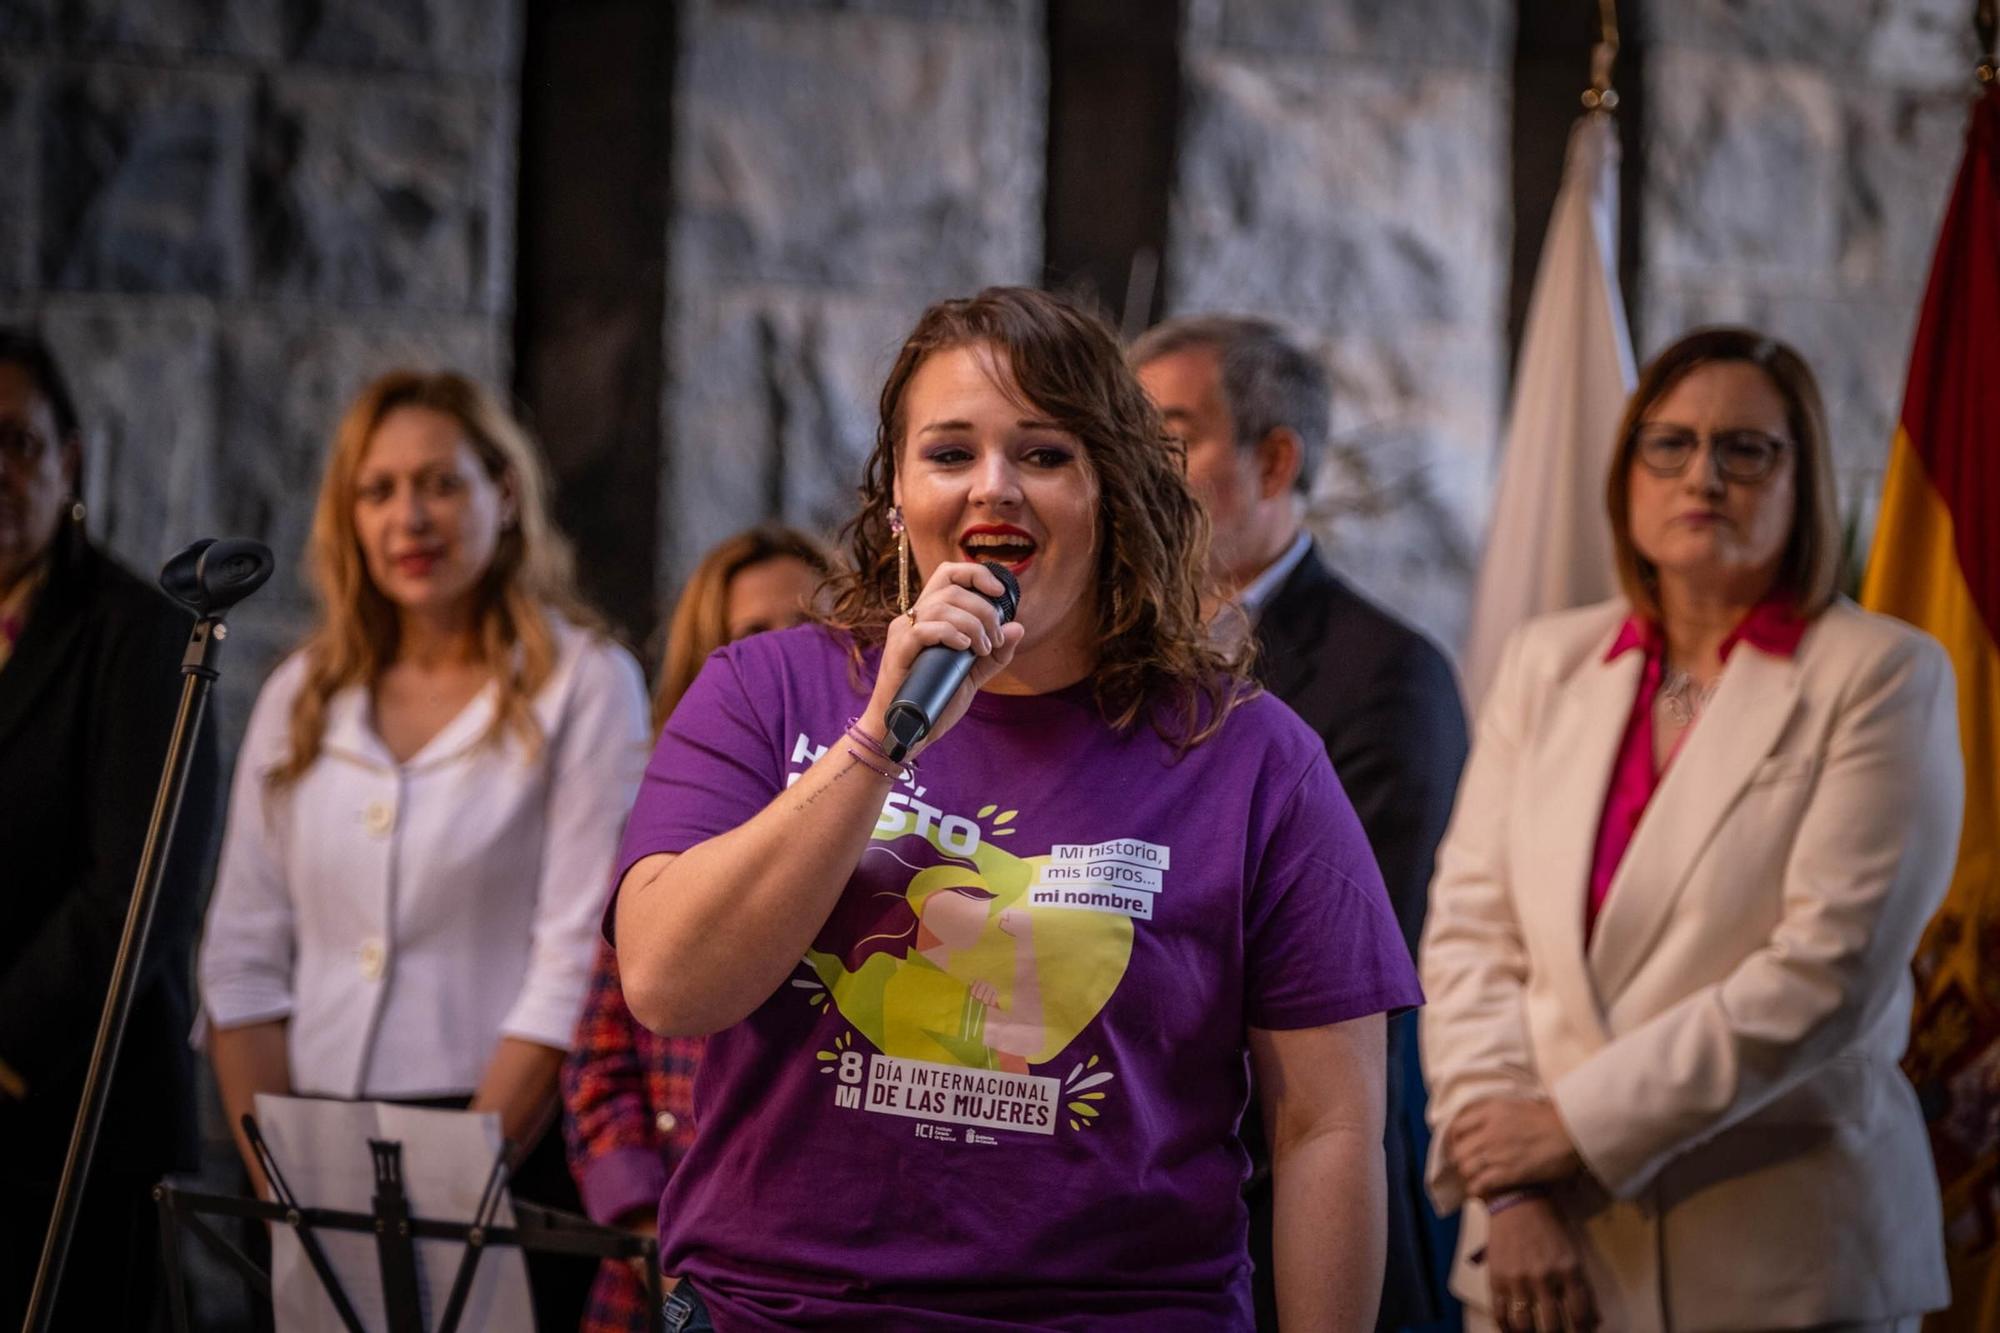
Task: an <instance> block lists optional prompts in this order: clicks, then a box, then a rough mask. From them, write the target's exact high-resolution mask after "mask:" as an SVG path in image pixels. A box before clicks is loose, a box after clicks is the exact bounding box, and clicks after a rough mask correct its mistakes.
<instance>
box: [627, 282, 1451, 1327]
mask: <svg viewBox="0 0 2000 1333" xmlns="http://www.w3.org/2000/svg"><path fill="white" fill-rule="evenodd" d="M848 532H849V534H850V539H851V556H852V562H853V563H852V572H850V573H848V574H845V575H842V576H840V577H839V578H838V579H837V580H836V590H837V598H836V602H835V605H834V609H833V611H832V612H831V613H830V614H829V616H828V617H827V618H826V623H824V624H816V625H808V626H802V627H800V628H798V629H793V630H787V631H784V632H782V633H777V634H766V635H759V636H757V637H755V638H752V639H748V640H745V641H743V642H742V643H738V644H734V645H731V646H730V647H728V648H725V649H724V650H722V651H721V652H720V653H718V654H717V655H716V656H715V657H714V658H712V659H711V660H710V661H709V663H708V665H707V666H706V667H705V668H704V669H703V670H702V672H701V675H700V676H699V677H698V678H697V679H696V681H695V683H694V685H693V687H692V688H690V689H689V691H688V693H687V695H686V697H685V698H684V699H683V700H682V703H681V706H680V707H679V708H678V709H677V710H676V711H675V713H674V716H673V718H672V719H671V720H670V721H669V722H668V724H667V729H666V733H665V735H664V736H663V737H662V738H661V741H660V745H659V748H658V749H657V751H656V752H655V754H654V757H653V762H652V764H651V765H650V767H649V768H648V770H647V777H646V782H645V785H644V787H643V788H642V791H641V795H640V798H639V801H638V804H637V806H636V808H635V809H634V811H633V814H632V818H631V821H630V823H629V825H628V827H627V831H626V837H625V842H624V847H623V849H622V851H621V853H620V857H619V864H620V866H621V869H622V878H621V886H620V891H619V894H618V897H617V900H616V902H615V904H614V912H615V922H616V926H617V936H616V942H617V945H618V956H619V966H620V969H621V972H622V974H623V978H624V984H625V994H626V998H627V1000H628V1001H629V1002H630V1003H631V1005H632V1010H633V1012H634V1013H635V1014H636V1015H637V1016H638V1017H639V1018H640V1019H641V1021H643V1022H645V1023H646V1024H647V1025H648V1026H649V1027H652V1028H653V1029H654V1030H656V1031H660V1032H666V1033H674V1034H681V1035H688V1036H696V1035H703V1034H708V1041H707V1045H706V1047H705V1048H704V1051H703V1055H702V1075H701V1080H700V1085H699V1087H698V1088H697V1097H696V1129H695V1137H694V1143H693V1145H692V1146H691V1148H690V1149H689V1151H688V1155H687V1157H686V1159H685V1160H684V1161H683V1162H682V1164H681V1166H680V1169H679V1170H677V1171H676V1172H675V1174H674V1176H673V1178H672V1180H671V1181H670V1182H669V1184H668V1186H667V1191H666V1195H665V1197H664V1198H663V1200H662V1203H661V1208H660V1221H661V1235H662V1240H663V1248H662V1262H663V1264H664V1265H665V1268H666V1271H667V1272H668V1273H670V1274H674V1275H676V1276H678V1277H680V1278H681V1279H682V1281H681V1284H680V1286H679V1287H678V1288H677V1289H676V1291H675V1292H674V1294H673V1295H672V1296H671V1297H670V1298H669V1301H668V1305H669V1311H670V1316H671V1317H670V1321H669V1322H670V1327H677V1328H679V1329H682V1330H697V1329H704V1328H708V1327H710V1326H711V1324H710V1317H711V1316H710V1313H709V1312H711V1311H712V1312H713V1319H714V1322H715V1324H718V1325H720V1326H722V1327H724V1328H727V1329H729V1330H730V1331H731V1333H737V1330H749V1329H779V1328H847V1329H887V1328H923V1329H927V1330H942V1331H945V1333H949V1331H950V1330H966V1331H968V1333H969V1331H970V1330H975V1329H992V1328H997V1327H1009V1326H1016V1325H1033V1326H1037V1327H1088V1328H1092V1329H1118V1328H1130V1329H1145V1330H1148V1333H1159V1331H1161V1330H1167V1331H1171V1330H1175V1329H1189V1330H1193V1329H1199V1330H1203V1333H1208V1330H1214V1329H1218V1328H1236V1329H1248V1328H1250V1327H1251V1325H1252V1317H1251V1306H1250V1291H1249V1280H1248V1277H1249V1275H1248V1267H1249V1263H1248V1259H1247V1257H1246V1253H1245V1212H1244V1208H1243V1203H1242V1199H1241V1193H1240V1191H1241V1188H1242V1184H1243V1181H1244V1178H1245V1176H1246V1174H1247V1169H1248V1163H1247V1160H1246V1158H1245V1156H1244V1154H1243V1151H1242V1148H1241V1145H1240V1143H1239V1141H1238V1139H1237V1136H1236V1130H1237V1123H1238V1120H1239V1118H1240V1116H1241V1114H1242V1113H1243V1109H1244V1105H1245V1102H1246V1099H1247V1097H1248V1080H1247V1076H1246V1064H1248V1063H1251V1062H1254V1063H1255V1065H1256V1068H1257V1071H1258V1075H1259V1079H1260V1082H1261V1085H1262V1086H1263V1087H1264V1088H1265V1089H1267V1090H1268V1095H1267V1096H1266V1097H1265V1099H1264V1110H1265V1113H1266V1115H1267V1117H1268V1122H1267V1123H1268V1124H1269V1126H1270V1129H1271V1135H1270V1139H1271V1144H1272V1157H1273V1163H1274V1167H1273V1169H1274V1175H1275V1178H1276V1180H1277V1232H1278V1239H1277V1245H1276V1255H1277V1281H1278V1289H1279V1301H1280V1307H1281V1309H1282V1311H1283V1313H1284V1315H1285V1317H1286V1318H1287V1320H1289V1321H1290V1323H1291V1324H1292V1326H1294V1327H1297V1328H1301V1329H1329V1328H1331V1329H1364V1328H1368V1327H1370V1326H1371V1325H1372V1321H1373V1316H1374V1309H1375V1302H1376V1297H1377V1289H1378V1287H1379V1285H1380V1282H1381V1269H1382V1247H1383V1188H1384V1186H1383V1179H1382V1170H1383V1168H1382V1148H1381V1142H1382V1116H1383V1097H1384V1092H1383V1058H1384V1046H1385V1040H1384V1035H1383V1020H1382V1017H1381V1015H1382V1014H1383V1013H1384V1011H1386V1010H1390V1009H1394V1008H1399V1007H1402V1006H1406V1005H1410V1004H1414V1003H1416V1001H1417V999H1418V992H1417V987H1416V982H1415V976H1414V969H1413V968H1412V967H1411V965H1410V961H1409V955H1408V951H1407V950H1406V948H1405V947H1404V945H1403V942H1402V939H1401V937H1400V935H1399V934H1398V932H1397V927H1396V921H1395V917H1394V915H1393V914H1392V912H1391V911H1390V908H1389V904H1388V901H1387V897H1386V895H1385V894H1384V892H1383V888H1382V882H1381V877H1380V875H1379V873H1378V872H1377V870H1376V867H1375V864H1374V861H1373V859H1372V858H1371V856H1370V855H1369V852H1368V848H1367V843H1366V841H1365V839H1364V838H1363V835H1362V833H1361V829H1360V826H1359V823H1358V822H1357V821H1356V819H1355V817H1354V813H1353V810H1352V809H1351V808H1350V807H1349V805H1348V803H1347V801H1346V798H1345V797H1344V796H1343V795H1342V793H1341V791H1340V786H1339V783H1338V782H1337V781H1336V779H1335V778H1334V775H1333V771H1332V768H1331V767H1330V766H1329V765H1328V763H1327V759H1326V753H1325V749H1324V747H1323V746H1322V745H1321V744H1320V742H1319V740H1318V738H1317V737H1315V736H1314V735H1313V734H1312V733H1311V732H1310V731H1308V730H1307V729H1306V727H1305V726H1304V724H1303V723H1301V722H1299V720H1298V719H1297V718H1296V717H1294V716H1292V715H1291V714H1290V713H1289V712H1288V711H1287V710H1286V709H1285V708H1284V706H1283V705H1281V704H1279V703H1277V702H1276V701H1275V700H1272V699H1270V698H1267V697H1263V696H1260V695H1258V694H1256V692H1255V691H1254V689H1253V688H1252V687H1250V686H1249V685H1248V683H1247V681H1246V678H1245V676H1244V674H1243V666H1242V663H1241V662H1240V661H1238V660H1234V659H1232V658H1230V657H1228V656H1225V655H1224V654H1223V653H1222V652H1220V651H1219V650H1218V649H1217V648H1216V647H1215V646H1214V645H1213V642H1212V640H1211V638H1210V636H1209V634H1208V630H1207V627H1206V626H1205V624H1204V623H1203V620H1202V615H1201V600H1202V599H1201V594H1202V589H1203V579H1204V577H1205V574H1204V570H1205V562H1206V550H1205V547H1206V541H1207V526H1206V520H1205V519H1204V518H1203V516H1202V512H1201V508H1200V506H1199V504H1198V503H1197V501H1196V500H1195V498H1194V496H1193V494H1192V493H1191V492H1190V491H1189V489H1188V486H1187V482H1186V479H1185V476H1184V475H1183V468H1182V466H1181V459H1180V457H1179V455H1178V452H1177V451H1176V449H1175V448H1174V447H1173V446H1172V444H1171V443H1170V442H1169V441H1168V440H1167V438H1166V435H1165V431H1164V429H1163V428H1162V426H1161V423H1160V419H1159V416H1158V414H1157V412H1156V411H1155V410H1154V408H1153V407H1152V405H1151V404H1150V402H1149V401H1148V400H1147V398H1146V395H1145V393H1144V391H1143V390H1142V389H1141V388H1140V386H1139V384H1138V381H1137V380H1135V379H1134V378H1133V376H1132V374H1131V372H1130V371H1129V370H1128V369H1127V368H1126V366H1125V363H1124V358H1123V356H1122V354H1121V353H1120V351H1119V348H1118V345H1117V342H1116V340H1115V338H1114V337H1113V335H1112V334H1111V332H1110V330H1109V329H1107V328H1106V327H1105V326H1104V325H1103V324H1102V322H1101V321H1099V320H1097V319H1095V318H1093V317H1091V316H1088V315H1085V314H1083V313H1081V312H1079V311H1078V310H1076V309H1075V308H1074V307H1072V306H1070V305H1069V304H1067V303H1066V302H1064V301H1062V300H1061V299H1059V298H1056V297H1053V296H1049V295H1046V294H1043V293H1039V292H1033V291H1027V290H1023V289H1016V288H994V289H989V290H987V291H985V292H982V293H980V294H979V295H978V296H977V297H974V298H972V299H970V300H958V301H947V302H943V303H940V304H938V305H936V306H933V307H931V309H929V310H928V311H926V312H925V314H924V315H923V317H922V319H921V320H920V321H919V323H918V325H917V327H916V329H915V331H914V332H913V333H912V334H911V335H910V337H909V339H908V340H907V341H906V342H905V343H904V345H903V349H902V352H901V354H900V355H899V357H898V359H897V361H896V363H895V366H894V367H893V369H892V370H891V371H890V374H889V378H888V381H887V383H886V384H885V386H884V388H883V391H882V400H881V419H880V434H879V436H878V437H877V441H876V447H875V451H874V454H873V455H872V457H871V458H870V460H869V463H868V466H867V470H866V474H865V477H864V481H863V485H862V509H861V512H860V514H859V515H858V516H857V517H856V518H855V519H854V520H853V521H852V523H850V525H849V528H848ZM982 561H984V562H991V563H996V564H1000V565H1004V566H1006V567H1007V568H1008V569H1009V570H1011V571H1012V573H1013V575H1014V577H1015V578H1016V579H1017V580H1018V583H1019V588H1020V606H1019V614H1018V617H1017V618H1016V619H1015V620H1014V621H1013V622H1012V623H1008V624H1004V625H1003V624H1002V623H1001V621H1000V618H999V615H998V613H997V611H996V610H995V607H994V605H993V603H992V602H991V601H989V600H988V599H989V598H991V597H993V596H996V595H998V594H1000V593H1001V592H1002V591H1003V586H1002V583H1001V581H1000V579H999V578H998V577H997V576H996V575H995V574H994V572H993V571H992V570H991V569H989V568H987V567H986V566H985V565H984V564H982V563H981V562H982ZM933 645H942V646H944V647H946V648H948V649H953V650H958V651H963V652H967V653H969V654H970V655H971V659H972V663H973V664H972V667H971V671H970V674H969V675H968V676H967V677H966V679H965V681H964V683H963V684H962V685H961V686H960V687H959V688H958V690H957V692H956V694H955V695H954V696H953V697H952V698H951V699H950V700H949V702H948V703H947V704H946V705H944V707H943V708H942V711H941V714H940V715H939V716H938V717H937V718H936V719H935V722H934V725H933V726H932V727H931V729H930V731H929V733H928V735H927V737H925V738H924V739H923V741H922V743H921V744H919V745H917V746H916V747H914V748H913V749H912V751H911V752H910V753H909V754H908V755H901V754H899V753H898V752H897V748H896V747H895V746H893V745H892V742H891V740H890V738H889V736H888V733H887V729H886V725H885V717H886V713H887V710H888V706H889V704H890V702H891V700H892V699H893V698H894V696H895V694H896V692H897V689H898V687H899V686H900V684H901V683H902V682H903V680H904V679H905V677H906V676H908V674H909V672H910V670H911V666H912V664H913V662H914V661H915V659H916V657H917V655H918V653H919V652H920V651H921V650H922V649H924V648H926V647H929V646H933ZM919 757H920V758H921V769H922V771H921V772H918V771H917V765H916V764H913V763H905V762H903V761H904V760H910V759H917V758H919Z"/></svg>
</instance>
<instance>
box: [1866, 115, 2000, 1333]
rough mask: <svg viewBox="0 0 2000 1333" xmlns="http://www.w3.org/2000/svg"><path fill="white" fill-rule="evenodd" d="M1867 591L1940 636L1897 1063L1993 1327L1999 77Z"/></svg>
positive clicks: (1947, 259)
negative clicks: (1953, 834) (1951, 811)
mask: <svg viewBox="0 0 2000 1333" xmlns="http://www.w3.org/2000/svg"><path fill="white" fill-rule="evenodd" d="M1861 600H1862V602H1863V603H1864V604H1865V605H1867V606H1869V607H1871V608H1873V609H1875V610H1878V611H1886V612H1888V613H1889V614H1891V615H1895V616H1899V617H1901V618H1902V619H1904V620H1908V621H1910V622H1911V623H1913V624H1915V625H1918V626H1920V627H1921V628H1923V629H1925V630H1927V631H1929V632H1930V633H1931V634H1932V635H1934V636H1935V637H1936V638H1937V639H1938V640H1939V642H1941V643H1942V644H1943V645H1944V646H1945V649H1946V650H1947V651H1948V652H1949V653H1950V654H1951V658H1952V664H1953V666H1954V668H1955V669H1956V671H1957V674H1958V709H1959V728H1960V737H1961V741H1962V744H1963V746H1964V750H1965V825H1964V831H1963V833H1962V835H1961V837H1960V842H1959V853H1958V867H1957V870H1956V872H1955V874H1954V875H1953V878H1952V883H1951V889H1950V891H1949V893H1948V894H1947V895H1946V898H1945V902H1944V906H1943V907H1942V908H1941V909H1940V910H1939V912H1938V914H1937V916H1936V918H1935V919H1934V920H1933V921H1932V922H1931V923H1930V927H1929V929H1928V930H1927V931H1926V933H1925V936H1924V942H1923V944H1922V945H1921V947H1920V948H1919V949H1918V953H1917V966H1916V972H1917V984H1918V994H1917V1010H1916V1015H1915V1020H1914V1024H1913V1027H1912V1031H1911V1040H1910V1053H1909V1056H1908V1058H1907V1061H1906V1067H1907V1068H1908V1070H1909V1072H1910V1076H1911V1078H1912V1079H1913V1080H1914V1081H1915V1082H1916V1084H1917V1087H1918V1089H1919V1092H1920V1093H1921V1095H1922V1096H1923V1100H1924V1103H1925V1106H1926V1109H1927V1111H1929V1112H1930V1113H1931V1114H1932V1145H1933V1147H1934V1149H1935V1151H1936V1153H1937V1159H1938V1172H1939V1178H1940V1183H1941V1185H1942V1187H1943V1191H1944V1203H1945V1231H1946V1236H1947V1240H1948V1244H1949V1250H1950V1261H1951V1268H1952V1292H1953V1298H1954V1299H1953V1302H1952V1308H1951V1310H1950V1311H1949V1312H1948V1313H1947V1314H1945V1315H1943V1316H1939V1317H1934V1318H1933V1320H1931V1321H1930V1322H1929V1324H1928V1325H1927V1326H1928V1327H1931V1328H1933V1329H1939V1328H1943V1329H1958V1328H1965V1329H1973V1328H1988V1329H1990V1328H2000V1219H1996V1217H1995V1210H1994V1207H1993V1203H1992V1200H1993V1199H1994V1198H1995V1197H1996V1194H2000V1144H1995V1143H1994V1142H1992V1136H1991V1134H1990V1133H1988V1132H1987V1131H1986V1129H1985V1127H1986V1126H1987V1125H1990V1124H1992V1123H1993V1121H1994V1119H1995V1118H1996V1117H2000V85H1989V86H1988V87H1987V88H1986V89H1985V90H1984V92H1983V93H1982V94H1981V96H1980V97H1979V99H1978V101H1977V102H1976V103H1975V105H1974V107H1973V113H1972V124H1971V127H1970V129H1969V130H1968V131H1967V134H1966V151H1965V159H1964V162H1963V163H1962V164H1961V166H1960V168H1959V175H1958V181H1957V183H1956V185H1955V186H1954V187H1953V190H1952V197H1951V203H1950V205H1949V207H1948V208H1947V209H1946V212H1945V219H1944V225H1943V228H1942V229H1941V231H1940V234H1939V237H1938V249H1937V257H1936V259H1935V260H1934V261H1933V263H1932V266H1931V276H1930V285H1929V288H1928V290H1927V291H1926V292H1925V294H1924V305H1923V312H1922V315H1921V317H1920V318H1919V320H1918V323H1917V336H1916V342H1915V345H1914V347H1913V348H1912V350H1911V353H1910V376H1909V381H1908V384H1907V387H1906V388H1905V390H1904V397H1903V413H1902V424H1901V426H1900V428H1899V429H1898V430H1897V432H1896V439H1895V443H1894V446H1893V447H1892V449H1891V451H1890V457H1889V470H1888V477H1887V480H1886V482H1885V483H1884V486H1883V492H1882V509H1881V513H1880V515H1879V517H1878V519H1877V523H1876V530H1875V545H1874V551H1873V554H1872V557H1871V559H1870V561H1869V565H1868V575H1867V578H1866V580H1865V581H1864V582H1863V584H1862V589H1861Z"/></svg>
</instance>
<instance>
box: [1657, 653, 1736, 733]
mask: <svg viewBox="0 0 2000 1333" xmlns="http://www.w3.org/2000/svg"><path fill="white" fill-rule="evenodd" d="M1720 684H1722V676H1721V674H1720V673H1719V672H1718V673H1717V674H1716V677H1715V679H1714V680H1711V681H1710V682H1708V684H1706V685H1703V686H1701V687H1700V688H1699V689H1697V688H1696V687H1695V683H1694V677H1692V676H1690V675H1688V673H1687V672H1686V671H1684V670H1682V669H1681V668H1680V667H1677V666H1669V667H1668V668H1667V670H1666V674H1665V675H1664V676H1662V677H1661V678H1660V693H1659V696H1658V697H1659V698H1660V699H1661V700H1663V701H1664V702H1665V703H1666V705H1667V716H1668V717H1670V718H1672V719H1673V720H1674V725H1675V726H1678V727H1691V726H1693V725H1694V720H1695V719H1696V718H1698V717H1700V716H1701V710H1702V709H1704V708H1706V707H1708V701H1709V700H1710V699H1713V698H1714V697H1715V688H1716V686H1718V685H1720Z"/></svg>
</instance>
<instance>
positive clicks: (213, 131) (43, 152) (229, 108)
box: [37, 64, 251, 296]
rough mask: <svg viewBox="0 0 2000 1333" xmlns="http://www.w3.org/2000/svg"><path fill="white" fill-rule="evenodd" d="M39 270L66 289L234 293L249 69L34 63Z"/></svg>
mask: <svg viewBox="0 0 2000 1333" xmlns="http://www.w3.org/2000/svg"><path fill="white" fill-rule="evenodd" d="M44 82H45V94H44V97H43V98H42V105H41V114H40V118H39V120H40V124H39V140H40V145H39V154H38V157H39V163H38V165H39V170H40V191H39V196H40V197H39V200H38V203H39V209H38V213H39V216H38V218H37V223H38V230H39V246H40V252H41V253H40V275H39V276H40V278H41V281H42V283H43V284H44V285H46V286H49V287H53V288H60V289H63V290H70V291H120V292H134V293H138V292H171V293H198V294H201V295H206V296H226V295H233V294H236V293H239V292H241V291H242V290H243V289H244V286H245V280H246V278H247V271H248V262H247V261H248V255H249V246H248V244H247V236H248V227H249V220H248V217H247V215H246V211H245V200H246V190H245V181H244V168H245V163H246V156H247V154H246V144H247V140H248V134H249V121H250V115H249V108H250V90H251V78H250V76H249V75H248V74H241V73H234V72H227V73H213V72H208V71H196V70H188V69H173V68H168V69H162V68H148V67H141V66H130V65H107V64H58V65H52V67H50V68H48V69H47V70H46V71H45V75H44Z"/></svg>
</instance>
